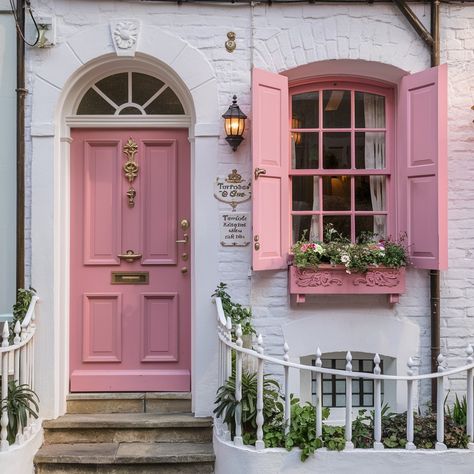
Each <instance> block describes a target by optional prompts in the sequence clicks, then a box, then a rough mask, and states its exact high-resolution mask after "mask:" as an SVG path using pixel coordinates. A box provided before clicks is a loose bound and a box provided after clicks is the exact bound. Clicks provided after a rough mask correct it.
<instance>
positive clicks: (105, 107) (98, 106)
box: [77, 89, 115, 115]
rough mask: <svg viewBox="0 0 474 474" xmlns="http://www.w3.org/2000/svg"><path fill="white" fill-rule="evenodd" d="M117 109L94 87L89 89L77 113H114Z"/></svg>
mask: <svg viewBox="0 0 474 474" xmlns="http://www.w3.org/2000/svg"><path fill="white" fill-rule="evenodd" d="M114 113H115V109H114V108H113V107H112V106H111V105H110V104H109V103H108V102H107V101H105V100H104V99H103V98H102V97H101V96H100V95H99V94H97V92H96V91H95V90H94V89H89V90H88V91H87V92H86V93H85V94H84V97H83V98H82V100H81V103H80V104H79V107H78V108H77V115H113V114H114Z"/></svg>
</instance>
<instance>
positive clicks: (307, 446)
mask: <svg viewBox="0 0 474 474" xmlns="http://www.w3.org/2000/svg"><path fill="white" fill-rule="evenodd" d="M284 446H285V448H286V449H287V450H288V451H290V450H291V449H293V448H294V447H298V448H300V449H301V460H302V461H305V460H306V459H307V458H308V457H309V455H311V454H313V453H314V451H315V450H316V449H318V448H322V446H323V442H322V440H321V439H320V438H317V437H316V409H315V407H314V406H313V405H312V404H311V403H309V402H307V403H305V404H304V405H300V403H299V400H298V399H297V398H292V400H291V424H290V432H289V433H288V435H287V437H286V440H285V443H284Z"/></svg>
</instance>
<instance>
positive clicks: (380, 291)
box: [289, 264, 405, 303]
mask: <svg viewBox="0 0 474 474" xmlns="http://www.w3.org/2000/svg"><path fill="white" fill-rule="evenodd" d="M289 285H290V294H291V295H296V302H297V303H304V302H305V297H306V295H388V297H389V301H390V303H398V300H399V297H400V295H401V294H403V293H404V292H405V268H404V267H401V268H388V267H374V268H371V269H369V270H368V271H367V272H366V273H351V274H349V273H346V269H345V267H344V266H342V265H329V264H321V265H319V267H314V268H298V267H295V266H293V265H290V277H289Z"/></svg>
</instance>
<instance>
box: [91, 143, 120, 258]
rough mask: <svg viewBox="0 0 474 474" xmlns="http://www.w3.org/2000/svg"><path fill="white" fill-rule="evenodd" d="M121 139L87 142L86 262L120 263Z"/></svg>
mask: <svg viewBox="0 0 474 474" xmlns="http://www.w3.org/2000/svg"><path fill="white" fill-rule="evenodd" d="M120 159H121V153H120V142H118V141H114V142H110V141H107V142H101V141H85V143H84V184H83V189H84V210H83V212H84V215H83V220H84V227H83V228H84V239H83V242H84V265H119V264H120V261H119V259H118V258H117V255H118V254H119V253H121V252H120V250H121V209H120V208H121V199H120V188H121V182H120V179H121V176H120V165H119V164H120Z"/></svg>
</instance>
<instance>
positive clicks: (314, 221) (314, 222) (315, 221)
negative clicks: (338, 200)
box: [309, 176, 321, 241]
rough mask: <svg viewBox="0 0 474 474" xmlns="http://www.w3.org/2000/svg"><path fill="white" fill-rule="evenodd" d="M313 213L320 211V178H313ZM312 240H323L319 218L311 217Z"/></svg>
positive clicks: (310, 236)
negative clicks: (320, 233)
mask: <svg viewBox="0 0 474 474" xmlns="http://www.w3.org/2000/svg"><path fill="white" fill-rule="evenodd" d="M313 211H319V177H318V176H313ZM309 238H310V240H312V241H314V240H321V238H320V235H319V216H312V217H311V229H310V231H309Z"/></svg>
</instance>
